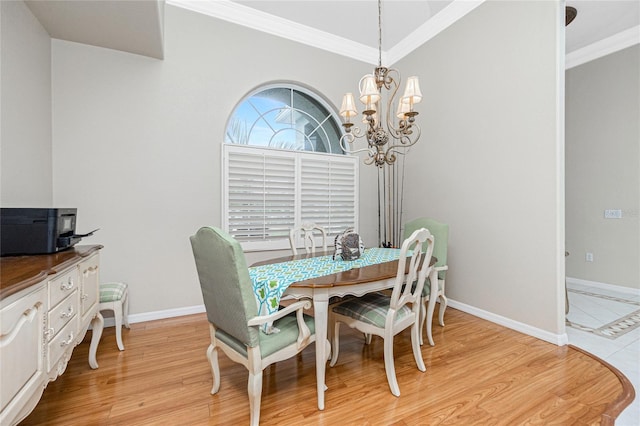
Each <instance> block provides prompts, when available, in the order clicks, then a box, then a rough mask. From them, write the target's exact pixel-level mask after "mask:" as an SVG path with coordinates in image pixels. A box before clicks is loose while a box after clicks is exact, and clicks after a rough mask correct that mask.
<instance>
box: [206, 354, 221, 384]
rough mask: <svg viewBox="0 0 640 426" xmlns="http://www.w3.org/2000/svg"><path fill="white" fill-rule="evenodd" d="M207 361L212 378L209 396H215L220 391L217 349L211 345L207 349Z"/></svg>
mask: <svg viewBox="0 0 640 426" xmlns="http://www.w3.org/2000/svg"><path fill="white" fill-rule="evenodd" d="M207 359H208V360H209V366H210V367H211V376H212V377H213V386H212V387H211V395H215V394H217V393H218V391H219V390H220V366H219V365H218V348H217V347H216V346H214V345H213V344H211V345H209V348H207Z"/></svg>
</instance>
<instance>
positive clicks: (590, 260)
mask: <svg viewBox="0 0 640 426" xmlns="http://www.w3.org/2000/svg"><path fill="white" fill-rule="evenodd" d="M584 260H586V261H587V262H593V253H589V252H587V254H586V255H585V256H584Z"/></svg>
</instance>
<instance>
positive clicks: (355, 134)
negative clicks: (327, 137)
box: [340, 127, 372, 156]
mask: <svg viewBox="0 0 640 426" xmlns="http://www.w3.org/2000/svg"><path fill="white" fill-rule="evenodd" d="M364 136H365V134H362V129H360V128H357V127H356V128H355V129H353V130H352V133H347V134H346V135H344V136H342V137H341V138H340V147H341V148H342V149H343V150H344V151H345V152H346V153H347V154H357V153H359V152H368V153H369V156H372V154H371V149H370V148H368V147H367V148H361V149H355V150H353V149H351V146H352V145H351V144H353V143H355V142H356V139H359V138H362V137H364ZM345 142H346V144H345Z"/></svg>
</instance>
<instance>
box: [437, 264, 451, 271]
mask: <svg viewBox="0 0 640 426" xmlns="http://www.w3.org/2000/svg"><path fill="white" fill-rule="evenodd" d="M448 270H449V266H448V265H442V266H436V271H438V272H440V271H448Z"/></svg>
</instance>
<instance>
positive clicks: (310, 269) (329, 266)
mask: <svg viewBox="0 0 640 426" xmlns="http://www.w3.org/2000/svg"><path fill="white" fill-rule="evenodd" d="M411 255H412V252H411V251H410V250H409V251H407V256H411ZM399 256H400V249H390V248H377V247H372V248H368V249H365V251H364V254H363V255H362V256H361V257H360V258H359V259H357V260H352V261H345V260H342V259H336V260H333V257H332V256H319V257H310V258H306V259H298V260H291V261H288V262H282V263H273V264H267V265H260V266H254V267H250V268H249V276H250V277H251V280H252V282H253V292H254V294H255V296H256V302H257V304H258V315H269V314H272V313H274V312H277V311H278V306H279V304H280V298H281V297H282V294H283V293H284V292H285V290H286V289H287V287H289V285H291V284H292V283H295V282H298V281H304V280H308V279H310V278H318V277H323V276H326V275H331V274H335V273H337V272H342V271H348V270H350V269H354V268H361V267H364V266H369V265H375V264H378V263H384V262H390V261H392V260H397V259H398V257H399ZM263 331H265V332H267V333H269V332H272V331H273V332H275V330H273V328H272V327H269V326H267V327H263Z"/></svg>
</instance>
